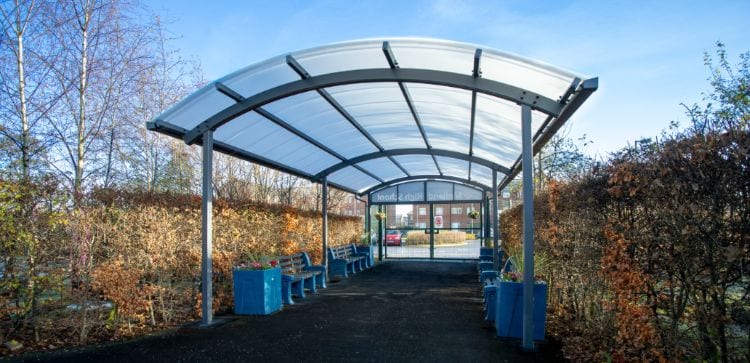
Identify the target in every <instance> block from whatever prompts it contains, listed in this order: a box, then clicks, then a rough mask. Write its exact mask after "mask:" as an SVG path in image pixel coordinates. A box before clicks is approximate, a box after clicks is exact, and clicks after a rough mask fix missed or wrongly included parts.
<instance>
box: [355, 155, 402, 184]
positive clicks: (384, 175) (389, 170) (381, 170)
mask: <svg viewBox="0 0 750 363" xmlns="http://www.w3.org/2000/svg"><path fill="white" fill-rule="evenodd" d="M357 165H358V166H360V167H362V168H364V169H365V170H367V171H369V172H370V173H372V174H374V175H377V176H378V177H379V178H380V179H383V180H393V179H398V178H403V177H405V176H406V174H404V172H403V171H401V169H399V168H398V166H396V164H394V163H393V162H392V161H391V160H390V159H388V158H377V159H372V160H367V161H363V162H361V163H358V164H357Z"/></svg>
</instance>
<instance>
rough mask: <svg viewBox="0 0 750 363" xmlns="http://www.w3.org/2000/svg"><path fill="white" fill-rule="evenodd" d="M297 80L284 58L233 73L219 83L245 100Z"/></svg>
mask: <svg viewBox="0 0 750 363" xmlns="http://www.w3.org/2000/svg"><path fill="white" fill-rule="evenodd" d="M298 79H300V77H299V75H298V74H297V73H295V72H294V71H293V70H292V69H291V68H289V66H288V65H287V64H286V61H285V60H284V57H276V58H272V59H270V60H268V61H266V62H263V63H260V64H256V65H253V66H250V67H247V68H244V69H241V70H239V71H237V72H234V73H232V74H230V75H228V76H226V77H224V78H222V79H220V80H219V82H221V83H222V84H224V85H225V86H227V87H229V88H231V89H232V90H234V91H236V92H238V93H239V94H241V95H242V96H244V97H245V98H247V97H250V96H252V95H254V94H256V93H260V92H263V91H265V90H267V89H269V88H273V87H277V86H280V85H282V84H285V83H289V82H292V81H296V80H298Z"/></svg>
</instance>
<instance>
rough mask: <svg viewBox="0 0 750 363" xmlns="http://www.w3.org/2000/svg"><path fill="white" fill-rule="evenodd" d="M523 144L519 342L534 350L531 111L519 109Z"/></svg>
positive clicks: (524, 107) (527, 349)
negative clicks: (520, 323)
mask: <svg viewBox="0 0 750 363" xmlns="http://www.w3.org/2000/svg"><path fill="white" fill-rule="evenodd" d="M521 138H522V139H523V140H522V144H523V149H522V150H523V161H522V162H523V164H522V168H523V342H522V346H521V348H522V349H523V350H526V351H532V350H534V173H533V172H534V163H533V160H532V156H533V155H532V153H533V152H532V149H531V148H532V140H531V107H529V106H526V105H524V106H522V107H521Z"/></svg>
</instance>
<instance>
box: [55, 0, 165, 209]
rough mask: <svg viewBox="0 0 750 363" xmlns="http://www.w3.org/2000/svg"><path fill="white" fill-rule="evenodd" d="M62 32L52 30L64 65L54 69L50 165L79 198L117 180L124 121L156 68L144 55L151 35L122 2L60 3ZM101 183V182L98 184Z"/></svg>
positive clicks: (94, 0)
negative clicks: (92, 186)
mask: <svg viewBox="0 0 750 363" xmlns="http://www.w3.org/2000/svg"><path fill="white" fill-rule="evenodd" d="M58 6H59V7H60V8H61V12H60V17H61V21H60V26H58V27H57V29H54V30H52V34H54V36H55V42H56V43H57V44H58V46H60V47H61V48H62V49H64V51H65V59H64V60H63V61H61V62H58V64H57V65H56V67H55V75H56V77H57V80H58V84H59V87H60V92H61V93H62V94H63V100H64V102H62V107H60V108H59V110H58V111H59V112H58V113H57V114H56V115H55V117H52V118H51V120H50V121H51V122H50V124H51V126H52V128H53V130H54V133H55V136H56V137H57V139H58V143H57V146H58V147H57V150H55V153H54V154H53V155H52V159H51V160H50V165H52V166H53V167H54V168H55V169H57V170H58V172H59V174H60V175H61V176H62V177H63V178H65V179H67V180H68V182H69V184H70V186H71V191H72V192H73V195H74V197H75V198H79V196H80V194H81V192H82V191H83V186H84V182H85V181H87V180H89V179H92V180H93V181H96V180H99V181H100V182H102V181H104V182H103V183H102V184H109V183H110V182H111V177H112V163H113V159H112V157H113V155H114V151H115V149H116V143H117V141H118V140H119V138H120V134H119V130H120V128H121V125H120V124H119V120H120V119H121V117H122V115H123V114H126V113H127V112H128V111H127V110H126V109H125V108H124V107H126V106H127V103H126V101H127V100H128V99H129V96H130V95H131V94H132V93H134V91H133V88H134V86H135V85H136V84H137V80H138V79H139V76H140V74H141V73H143V72H145V71H147V70H148V69H150V67H152V65H151V62H150V58H149V55H148V54H145V52H144V50H145V49H147V48H148V47H147V46H148V44H150V42H151V41H152V39H151V38H150V37H151V36H152V35H151V34H152V33H153V32H152V31H151V30H152V29H151V28H150V27H149V26H148V25H146V26H144V25H142V24H141V23H139V22H138V21H137V20H135V19H133V18H131V17H132V16H134V15H133V14H132V11H131V12H128V11H126V10H131V9H130V4H128V3H126V2H124V1H117V0H111V1H108V0H77V1H72V2H70V3H59V4H58ZM97 178H98V179H97Z"/></svg>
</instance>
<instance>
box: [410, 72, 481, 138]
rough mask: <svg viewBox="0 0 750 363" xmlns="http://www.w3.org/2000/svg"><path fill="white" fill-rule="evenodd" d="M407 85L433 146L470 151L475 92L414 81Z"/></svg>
mask: <svg viewBox="0 0 750 363" xmlns="http://www.w3.org/2000/svg"><path fill="white" fill-rule="evenodd" d="M407 87H408V89H409V92H410V93H411V97H412V101H413V102H414V107H415V108H416V109H417V113H418V114H419V117H420V119H421V120H422V126H423V127H424V130H425V134H427V139H428V140H429V142H430V144H431V145H432V147H433V148H435V149H444V150H452V151H458V152H462V153H468V152H469V132H470V130H471V92H469V91H464V90H462V89H457V88H450V87H442V86H433V85H426V84H414V83H409V84H407Z"/></svg>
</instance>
